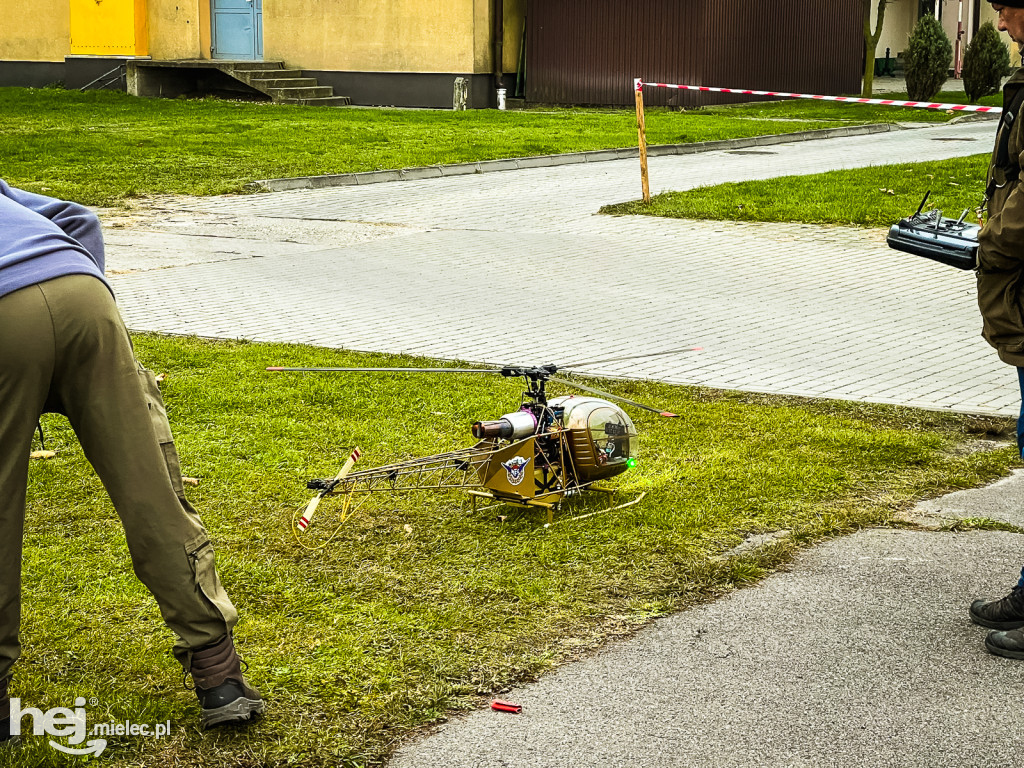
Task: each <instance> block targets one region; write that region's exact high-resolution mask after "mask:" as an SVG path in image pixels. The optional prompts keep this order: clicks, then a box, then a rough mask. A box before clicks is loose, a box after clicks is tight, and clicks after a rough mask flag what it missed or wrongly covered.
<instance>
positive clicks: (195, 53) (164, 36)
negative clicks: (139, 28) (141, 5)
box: [149, 0, 210, 59]
mask: <svg viewBox="0 0 1024 768" xmlns="http://www.w3.org/2000/svg"><path fill="white" fill-rule="evenodd" d="M149 55H150V56H151V57H152V58H154V59H202V58H206V59H208V58H210V0H149Z"/></svg>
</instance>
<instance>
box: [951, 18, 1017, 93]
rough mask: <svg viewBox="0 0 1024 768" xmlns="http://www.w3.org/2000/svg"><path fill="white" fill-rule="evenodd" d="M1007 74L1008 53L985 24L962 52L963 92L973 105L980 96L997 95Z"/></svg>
mask: <svg viewBox="0 0 1024 768" xmlns="http://www.w3.org/2000/svg"><path fill="white" fill-rule="evenodd" d="M1008 74H1010V52H1009V51H1008V50H1007V48H1006V46H1005V45H1004V44H1003V41H1002V40H1001V39H1000V37H999V33H998V32H996V28H995V27H994V26H992V22H991V21H986V22H985V23H984V24H982V25H981V27H979V28H978V33H977V34H976V35H975V36H974V39H973V40H971V42H970V43H969V44H968V46H967V50H965V51H964V68H963V71H962V72H961V75H962V76H963V79H964V92H965V93H966V94H967V98H968V100H970V102H971V103H972V104H973V103H974V102H976V101H977V100H978V99H980V98H981V97H982V96H988V95H990V94H993V93H999V89H1000V87H1001V85H1002V80H1003V78H1004V77H1006V76H1007V75H1008Z"/></svg>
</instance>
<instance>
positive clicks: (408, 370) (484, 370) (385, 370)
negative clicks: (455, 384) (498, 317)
mask: <svg viewBox="0 0 1024 768" xmlns="http://www.w3.org/2000/svg"><path fill="white" fill-rule="evenodd" d="M266 370H268V371H274V372H275V373H276V372H281V371H302V372H306V373H501V369H499V368H286V367H284V366H280V365H273V366H269V367H268V368H267V369H266Z"/></svg>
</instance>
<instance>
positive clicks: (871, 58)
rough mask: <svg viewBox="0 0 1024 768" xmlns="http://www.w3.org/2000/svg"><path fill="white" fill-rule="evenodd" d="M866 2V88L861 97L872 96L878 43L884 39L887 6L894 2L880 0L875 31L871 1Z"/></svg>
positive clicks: (865, 0) (866, 0)
mask: <svg viewBox="0 0 1024 768" xmlns="http://www.w3.org/2000/svg"><path fill="white" fill-rule="evenodd" d="M863 1H864V87H863V89H862V90H861V96H863V97H864V98H868V97H869V96H871V89H872V87H873V86H874V83H875V51H876V50H877V49H878V41H879V40H880V39H881V38H882V24H883V23H884V22H885V6H886V5H888V4H889V3H890V2H892V0H878V19H877V21H876V23H875V29H874V31H872V29H871V0H863Z"/></svg>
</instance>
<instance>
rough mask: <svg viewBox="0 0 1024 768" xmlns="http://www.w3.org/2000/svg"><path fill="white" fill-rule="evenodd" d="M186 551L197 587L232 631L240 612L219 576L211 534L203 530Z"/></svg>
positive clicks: (187, 546)
mask: <svg viewBox="0 0 1024 768" xmlns="http://www.w3.org/2000/svg"><path fill="white" fill-rule="evenodd" d="M185 551H186V552H187V553H188V562H189V565H191V566H192V575H193V577H194V579H195V585H196V589H197V590H198V591H199V592H200V593H201V594H202V595H203V597H205V598H206V599H207V601H209V603H210V604H211V605H212V606H213V607H214V608H215V609H216V610H217V613H219V614H220V616H221V618H222V619H224V624H225V625H226V626H227V631H228V632H230V631H231V629H232V627H234V626H235V622H236V621H237V620H238V612H237V611H236V610H235V606H234V604H233V603H232V602H231V598H229V597H228V593H227V592H225V591H224V587H223V586H222V585H221V583H220V578H218V576H217V564H216V556H215V555H214V552H213V544H212V543H211V542H210V536H209V534H208V533H207V532H206V531H203V532H202V533H200V534H198V535H196V536H194V537H193V538H192V539H190V540H189V542H188V543H187V544H186V545H185Z"/></svg>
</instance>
